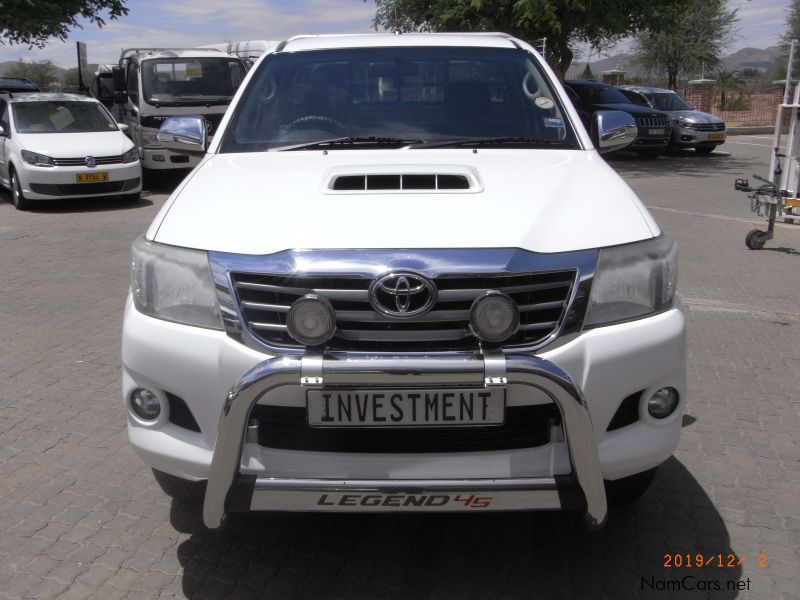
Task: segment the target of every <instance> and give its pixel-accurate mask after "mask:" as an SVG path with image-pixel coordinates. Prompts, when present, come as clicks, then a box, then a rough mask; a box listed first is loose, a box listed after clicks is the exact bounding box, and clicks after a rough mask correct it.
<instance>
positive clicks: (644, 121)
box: [636, 117, 669, 128]
mask: <svg viewBox="0 0 800 600" xmlns="http://www.w3.org/2000/svg"><path fill="white" fill-rule="evenodd" d="M636 124H637V125H638V126H639V127H664V128H666V127H669V119H668V118H667V117H636Z"/></svg>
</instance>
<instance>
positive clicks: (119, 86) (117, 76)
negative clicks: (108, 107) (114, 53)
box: [111, 67, 125, 92]
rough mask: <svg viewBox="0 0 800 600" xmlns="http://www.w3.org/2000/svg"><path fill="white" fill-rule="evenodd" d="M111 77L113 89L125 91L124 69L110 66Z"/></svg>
mask: <svg viewBox="0 0 800 600" xmlns="http://www.w3.org/2000/svg"><path fill="white" fill-rule="evenodd" d="M111 79H112V80H113V81H114V91H115V92H124V91H125V71H124V70H123V69H122V67H111Z"/></svg>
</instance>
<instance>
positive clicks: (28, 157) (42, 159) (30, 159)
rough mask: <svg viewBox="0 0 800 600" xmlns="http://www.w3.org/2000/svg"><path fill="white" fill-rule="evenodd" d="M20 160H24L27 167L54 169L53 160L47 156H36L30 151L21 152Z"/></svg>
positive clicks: (36, 154)
mask: <svg viewBox="0 0 800 600" xmlns="http://www.w3.org/2000/svg"><path fill="white" fill-rule="evenodd" d="M22 160H24V161H25V162H26V163H28V164H29V165H34V166H36V167H55V166H56V165H55V163H54V162H53V159H52V158H50V157H49V156H45V155H44V154H38V153H36V152H31V151H30V150H23V151H22Z"/></svg>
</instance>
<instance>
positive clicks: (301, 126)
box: [287, 115, 345, 133]
mask: <svg viewBox="0 0 800 600" xmlns="http://www.w3.org/2000/svg"><path fill="white" fill-rule="evenodd" d="M287 127H288V128H289V130H290V131H303V130H305V129H324V130H325V131H331V132H333V133H342V132H343V131H344V129H345V126H344V124H343V123H341V122H339V121H337V120H336V119H333V118H331V117H325V116H322V115H306V116H305V117H300V118H299V119H295V120H294V121H292V122H291V123H289V124H288V125H287Z"/></svg>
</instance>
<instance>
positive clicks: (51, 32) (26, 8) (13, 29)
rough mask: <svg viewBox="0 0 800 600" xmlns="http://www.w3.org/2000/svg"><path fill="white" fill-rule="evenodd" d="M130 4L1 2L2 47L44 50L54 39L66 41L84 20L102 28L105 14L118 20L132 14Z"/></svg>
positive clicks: (115, 0) (120, 0)
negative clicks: (12, 46)
mask: <svg viewBox="0 0 800 600" xmlns="http://www.w3.org/2000/svg"><path fill="white" fill-rule="evenodd" d="M126 1H127V0H0V43H4V41H5V42H8V43H10V44H27V45H29V46H38V47H40V48H41V47H42V46H44V45H45V43H46V42H47V41H48V40H49V39H50V38H57V39H60V40H66V39H67V35H68V34H69V32H70V29H72V28H74V27H80V24H79V22H78V18H79V17H82V18H84V19H86V20H88V21H89V22H90V23H95V24H97V25H98V26H99V27H102V26H103V25H105V20H104V18H103V14H105V13H108V17H107V18H109V19H117V18H119V17H121V16H124V15H127V14H128V9H127V8H126V7H125V2H126Z"/></svg>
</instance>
